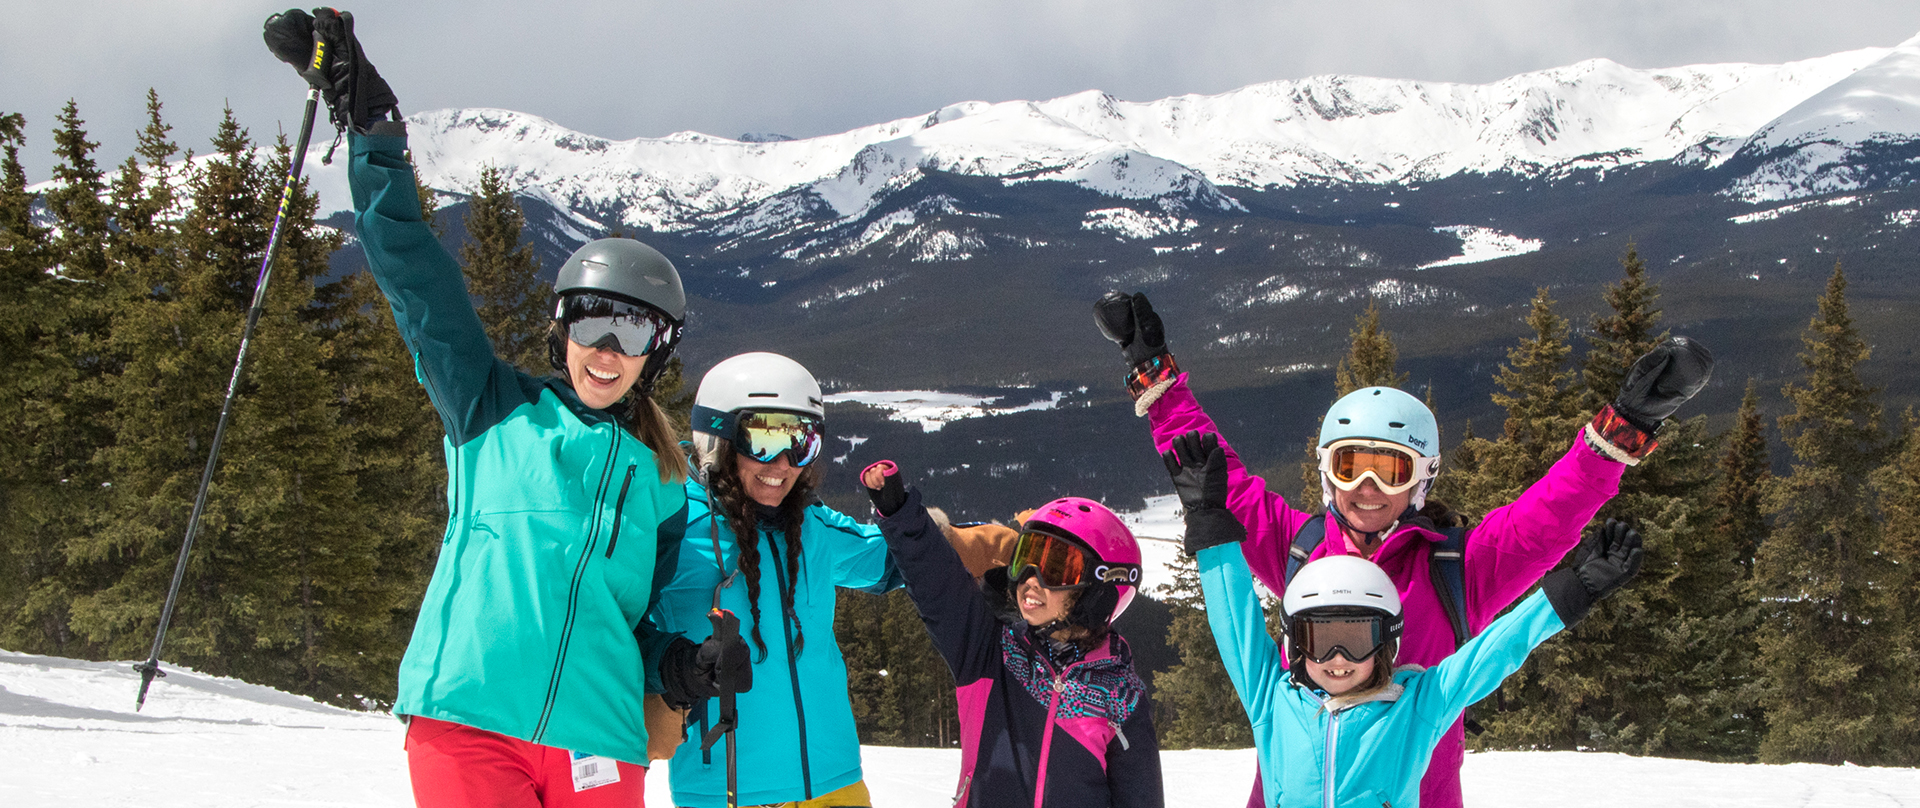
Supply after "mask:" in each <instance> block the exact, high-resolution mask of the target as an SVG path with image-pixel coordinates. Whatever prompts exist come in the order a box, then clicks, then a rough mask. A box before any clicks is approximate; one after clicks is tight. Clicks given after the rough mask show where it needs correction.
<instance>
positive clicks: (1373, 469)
mask: <svg viewBox="0 0 1920 808" xmlns="http://www.w3.org/2000/svg"><path fill="white" fill-rule="evenodd" d="M1094 315H1095V319H1096V321H1097V322H1098V323H1099V325H1100V330H1101V332H1102V333H1104V334H1106V336H1107V338H1108V339H1111V340H1113V341H1114V342H1116V343H1118V344H1119V345H1120V348H1121V350H1122V352H1123V353H1124V354H1125V356H1126V360H1127V364H1128V367H1129V368H1130V369H1131V372H1130V374H1129V376H1128V379H1127V389H1128V391H1129V392H1130V393H1132V395H1133V397H1134V402H1135V412H1136V414H1144V415H1146V416H1147V419H1148V423H1149V424H1150V425H1151V427H1152V430H1153V442H1154V449H1155V451H1158V452H1165V451H1167V450H1168V448H1169V446H1170V444H1171V443H1172V442H1173V439H1174V438H1175V437H1176V436H1178V435H1180V434H1182V433H1185V432H1190V431H1194V430H1199V431H1201V432H1213V433H1219V432H1220V430H1219V429H1218V428H1217V427H1216V426H1215V425H1214V423H1213V420H1212V419H1210V418H1208V417H1207V414H1206V412H1205V411H1203V410H1202V409H1201V408H1200V402H1199V401H1198V400H1197V399H1195V398H1194V395H1193V391H1192V390H1191V389H1189V388H1188V387H1187V381H1186V376H1185V375H1184V374H1181V373H1180V372H1179V371H1178V368H1177V367H1176V366H1175V365H1174V362H1173V355H1172V354H1170V353H1168V351H1167V347H1166V335H1165V329H1164V328H1163V327H1162V325H1161V322H1160V317H1159V315H1157V314H1155V313H1154V311H1153V307H1152V305H1150V304H1149V303H1148V302H1147V298H1146V295H1144V294H1137V293H1136V294H1132V295H1128V294H1123V293H1120V292H1110V293H1108V294H1107V295H1106V296H1105V297H1103V298H1101V299H1100V301H1099V302H1097V303H1095V304H1094ZM1712 366H1713V358H1712V356H1711V355H1710V354H1709V353H1708V352H1707V350H1706V349H1705V348H1704V347H1702V346H1701V345H1700V344H1699V343H1696V342H1693V341H1691V340H1688V339H1687V338H1685V337H1676V338H1673V339H1669V340H1667V341H1666V342H1665V343H1663V344H1661V345H1660V346H1659V347H1657V348H1655V349H1654V350H1653V351H1651V352H1649V353H1648V354H1647V355H1646V356H1643V357H1641V358H1640V359H1639V361H1637V362H1635V363H1634V366H1633V368H1632V370H1630V371H1629V372H1628V374H1627V379H1626V382H1625V383H1624V384H1623V385H1622V386H1621V392H1620V395H1619V397H1617V398H1615V399H1614V401H1613V403H1612V405H1610V406H1608V407H1605V408H1602V409H1601V411H1600V412H1599V413H1598V414H1596V415H1595V416H1594V417H1593V420H1592V421H1591V422H1590V423H1589V424H1588V425H1587V426H1586V427H1585V428H1584V429H1582V430H1581V431H1580V434H1579V435H1570V436H1568V437H1569V438H1570V439H1571V440H1572V445H1571V446H1569V447H1568V449H1567V453H1566V454H1565V455H1563V456H1562V457H1561V458H1560V460H1559V461H1558V462H1556V463H1554V465H1553V467H1552V468H1551V469H1549V470H1548V471H1547V474H1546V476H1545V477H1542V478H1541V479H1540V480H1538V481H1536V482H1535V483H1534V484H1533V485H1532V486H1530V487H1528V488H1527V490H1526V491H1525V492H1523V493H1522V494H1521V495H1520V497H1519V498H1518V499H1516V500H1514V501H1513V502H1511V503H1508V504H1506V505H1503V506H1501V507H1499V508H1495V509H1494V510H1493V511H1492V512H1490V513H1488V514H1487V515H1486V516H1485V517H1484V518H1482V519H1481V520H1480V521H1479V522H1478V523H1477V524H1475V525H1474V526H1473V527H1471V528H1469V529H1465V530H1464V531H1462V530H1461V529H1459V528H1453V529H1451V530H1449V529H1448V528H1449V527H1450V525H1447V524H1438V525H1437V524H1435V521H1434V517H1436V516H1440V517H1441V518H1442V522H1448V521H1451V520H1449V519H1447V518H1446V516H1447V515H1449V514H1447V513H1446V512H1444V511H1441V510H1440V509H1438V508H1432V509H1429V508H1425V505H1426V496H1427V493H1428V491H1430V490H1431V489H1432V487H1433V482H1434V476H1435V474H1437V473H1438V472H1439V469H1440V434H1439V428H1438V425H1437V424H1436V423H1435V421H1434V417H1433V413H1432V412H1430V411H1428V410H1427V408H1426V405H1424V404H1422V403H1421V402H1420V401H1419V399H1416V398H1414V397H1413V396H1410V395H1408V394H1406V393H1404V392H1402V391H1399V390H1395V389H1393V388H1388V387H1369V388H1365V389H1362V390H1356V391H1354V392H1352V393H1350V394H1348V395H1346V396H1345V397H1343V398H1341V399H1340V400H1339V401H1338V402H1336V403H1335V404H1334V405H1333V407H1332V408H1331V409H1329V410H1328V411H1327V415H1326V417H1325V418H1324V419H1323V421H1322V423H1321V428H1320V440H1319V455H1320V481H1321V493H1322V498H1321V504H1322V506H1323V507H1324V510H1325V512H1326V515H1325V516H1315V515H1313V514H1310V513H1307V512H1306V511H1303V510H1300V509H1298V508H1295V507H1293V506H1292V505H1289V504H1288V503H1287V501H1286V499H1285V497H1283V496H1282V495H1280V494H1279V493H1277V492H1275V491H1272V490H1269V489H1268V487H1267V483H1266V481H1265V480H1262V479H1261V478H1259V477H1257V476H1254V475H1253V474H1250V473H1248V472H1247V467H1246V465H1245V464H1244V463H1243V462H1241V460H1240V457H1239V455H1238V454H1237V453H1235V452H1234V451H1233V450H1232V448H1231V447H1229V446H1228V445H1227V443H1226V441H1225V439H1224V437H1223V438H1222V440H1221V443H1220V445H1221V448H1222V449H1224V450H1225V451H1226V458H1227V469H1228V477H1227V479H1228V492H1227V494H1228V496H1227V509H1228V510H1229V511H1230V512H1231V513H1232V514H1233V516H1234V517H1236V518H1237V519H1239V521H1240V522H1242V523H1244V524H1245V525H1246V529H1247V538H1246V542H1245V544H1244V545H1243V550H1244V552H1245V554H1246V559H1247V563H1248V565H1249V566H1250V567H1251V568H1252V569H1253V573H1254V575H1255V576H1256V577H1258V578H1259V579H1260V581H1261V582H1262V583H1264V584H1266V586H1267V588H1269V589H1271V590H1273V592H1274V593H1275V594H1284V593H1285V591H1286V584H1287V579H1288V578H1290V577H1291V575H1290V572H1291V570H1292V569H1298V568H1299V566H1300V565H1301V564H1304V563H1306V562H1307V561H1311V560H1313V559H1316V558H1321V557H1324V556H1329V555H1341V554H1347V555H1358V556H1361V557H1363V558H1367V559H1370V560H1372V561H1373V562H1374V563H1375V564H1378V565H1379V566H1380V567H1381V568H1382V569H1384V570H1386V572H1387V575H1388V576H1389V577H1391V578H1392V579H1393V581H1394V584H1395V585H1396V586H1397V587H1398V588H1399V590H1400V597H1401V600H1402V603H1403V604H1404V614H1405V620H1406V628H1405V633H1404V635H1403V637H1402V639H1401V646H1400V655H1399V657H1398V659H1399V661H1400V662H1402V663H1412V664H1418V665H1426V666H1432V665H1435V664H1438V663H1439V662H1440V660H1442V659H1444V658H1445V657H1446V656H1447V655H1448V654H1451V653H1453V651H1454V649H1455V648H1457V647H1458V646H1459V644H1460V643H1462V642H1464V641H1465V639H1466V636H1465V635H1471V634H1473V633H1477V632H1479V631H1480V630H1481V629H1483V628H1485V627H1486V626H1487V624H1488V623H1491V622H1492V621H1493V618H1494V617H1495V616H1496V615H1498V614H1499V613H1500V611H1501V610H1502V609H1504V608H1506V607H1507V606H1508V605H1509V604H1511V603H1512V602H1513V601H1514V600H1515V599H1516V598H1518V597H1519V596H1520V595H1521V594H1522V593H1524V592H1526V591H1527V590H1528V589H1529V588H1531V587H1532V586H1533V585H1534V584H1535V583H1536V582H1538V581H1539V580H1540V577H1541V576H1542V575H1544V574H1545V573H1546V572H1547V571H1548V570H1550V569H1552V568H1553V566H1554V564H1556V563H1558V562H1559V561H1560V559H1561V557H1562V556H1565V555H1566V553H1567V551H1568V550H1570V549H1572V548H1573V546H1574V545H1576V544H1578V543H1579V540H1580V531H1581V529H1582V528H1584V527H1586V524H1587V522H1588V521H1590V520H1592V519H1593V517H1594V514H1596V513H1597V512H1599V510H1600V507H1601V506H1602V505H1604V504H1606V502H1607V500H1608V499H1610V498H1612V497H1613V495H1614V494H1615V493H1616V492H1618V491H1619V488H1620V475H1621V473H1622V472H1624V471H1625V470H1626V467H1627V466H1630V465H1633V464H1636V463H1638V462H1639V461H1640V459H1641V458H1643V457H1645V456H1646V455H1647V453H1648V452H1651V451H1652V450H1653V448H1654V445H1655V444H1654V440H1653V432H1654V430H1655V429H1657V428H1658V427H1659V425H1660V423H1661V422H1662V421H1664V420H1665V419H1666V418H1667V417H1668V416H1670V415H1672V414H1673V412H1674V411H1675V410H1676V409H1678V408H1679V406H1680V405H1681V404H1682V403H1684V402H1685V401H1686V400H1687V399H1689V398H1691V397H1692V396H1693V395H1694V394H1695V393H1697V392H1699V390H1700V388H1701V387H1703V386H1705V385H1706V382H1707V378H1708V376H1709V375H1710V373H1711V372H1712ZM1436 511H1438V512H1436ZM1463 532H1464V536H1463V535H1462V533H1463ZM1290 559H1291V560H1290ZM1453 559H1460V560H1458V561H1454V560H1453ZM1449 564H1454V565H1457V566H1456V567H1455V569H1456V570H1457V571H1458V573H1457V574H1455V575H1452V576H1449V575H1448V574H1447V571H1446V566H1447V565H1449ZM1450 580H1452V581H1458V586H1459V588H1460V589H1461V590H1463V591H1461V592H1458V593H1456V592H1453V591H1452V590H1453V589H1454V586H1455V585H1454V584H1450V583H1449V581H1450ZM1446 600H1457V601H1458V602H1457V603H1456V608H1453V609H1449V608H1448V606H1447V603H1446V602H1445V601H1446ZM1450 615H1459V617H1460V620H1461V621H1462V622H1463V623H1464V624H1465V625H1462V626H1459V627H1458V628H1456V626H1455V624H1454V621H1453V618H1452V617H1451V616H1450ZM1464 739H1465V732H1464V729H1463V725H1462V723H1461V722H1459V721H1456V722H1454V725H1453V728H1452V729H1450V730H1448V731H1447V734H1446V737H1445V738H1443V739H1442V740H1441V741H1440V744H1439V746H1437V747H1436V748H1435V749H1434V754H1433V759H1432V761H1431V762H1430V763H1429V765H1428V767H1427V774H1426V777H1425V778H1424V779H1423V780H1422V782H1421V786H1420V804H1421V805H1422V806H1426V808H1460V806H1461V797H1460V763H1461V758H1462V756H1463V754H1464ZM1254 788H1255V791H1254V797H1253V799H1252V801H1250V802H1249V805H1261V804H1264V801H1263V800H1262V799H1261V795H1260V792H1259V781H1258V779H1257V778H1256V780H1255V783H1254Z"/></svg>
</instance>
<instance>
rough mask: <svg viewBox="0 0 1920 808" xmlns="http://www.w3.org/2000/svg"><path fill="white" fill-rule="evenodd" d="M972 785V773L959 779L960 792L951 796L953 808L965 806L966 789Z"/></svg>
mask: <svg viewBox="0 0 1920 808" xmlns="http://www.w3.org/2000/svg"><path fill="white" fill-rule="evenodd" d="M972 785H973V772H967V773H966V774H964V775H962V776H961V777H960V792H959V793H958V794H955V795H953V804H954V805H955V806H961V805H965V804H967V788H968V787H969V786H972Z"/></svg>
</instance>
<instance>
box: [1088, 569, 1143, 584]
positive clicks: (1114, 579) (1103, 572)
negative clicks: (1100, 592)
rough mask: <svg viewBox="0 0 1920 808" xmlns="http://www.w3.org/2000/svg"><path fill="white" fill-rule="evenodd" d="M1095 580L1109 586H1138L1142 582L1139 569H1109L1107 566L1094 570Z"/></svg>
mask: <svg viewBox="0 0 1920 808" xmlns="http://www.w3.org/2000/svg"><path fill="white" fill-rule="evenodd" d="M1093 577H1094V580H1096V581H1099V582H1101V583H1108V584H1137V583H1139V582H1140V568H1139V567H1109V566H1107V565H1105V564H1101V565H1100V566H1097V567H1094V568H1093Z"/></svg>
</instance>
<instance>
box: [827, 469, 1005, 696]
mask: <svg viewBox="0 0 1920 808" xmlns="http://www.w3.org/2000/svg"><path fill="white" fill-rule="evenodd" d="M861 482H862V483H865V484H866V485H867V490H868V493H869V494H870V495H871V496H872V497H873V501H874V510H875V511H876V512H877V513H879V515H880V523H879V524H880V532H881V534H882V535H883V536H885V537H886V542H887V546H888V547H889V548H890V549H891V550H892V551H893V558H894V561H895V563H897V564H899V565H900V571H901V573H903V574H904V575H905V577H906V586H907V595H908V596H909V597H911V598H913V605H914V606H915V608H917V609H919V611H920V621H921V622H922V623H925V624H926V626H927V633H928V634H929V635H932V637H933V647H934V648H936V649H938V650H939V651H940V656H941V657H942V658H944V659H946V661H947V667H948V668H949V669H951V670H952V671H953V680H954V683H955V684H958V685H966V684H967V683H969V682H972V681H975V680H977V679H980V678H981V677H983V676H987V675H989V674H990V673H991V672H992V669H993V666H994V665H996V664H997V663H998V661H999V659H1000V621H999V620H998V619H997V618H995V617H994V616H993V613H992V611H991V610H990V609H988V608H987V601H986V598H985V597H984V596H983V595H982V594H981V593H980V588H979V586H977V585H976V584H974V581H973V576H972V575H970V574H968V573H967V567H966V565H965V564H962V563H961V562H960V554H959V553H957V552H955V551H954V549H953V546H952V545H950V544H948V543H947V539H946V536H945V535H943V534H942V533H941V532H940V526H939V525H938V524H935V523H934V521H933V517H932V516H931V515H929V514H928V513H927V509H926V506H924V505H922V504H921V503H920V490H919V489H918V488H914V489H908V488H906V487H905V486H904V485H903V484H902V483H901V481H900V475H899V470H898V468H897V467H895V466H894V464H893V463H892V462H891V461H881V462H880V463H875V464H873V465H872V466H868V467H867V470H866V471H865V472H863V473H862V475H861Z"/></svg>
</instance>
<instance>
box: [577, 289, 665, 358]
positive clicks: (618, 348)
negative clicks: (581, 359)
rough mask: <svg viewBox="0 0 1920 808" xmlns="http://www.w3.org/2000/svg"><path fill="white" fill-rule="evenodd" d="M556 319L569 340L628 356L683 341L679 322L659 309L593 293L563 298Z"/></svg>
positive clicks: (640, 354)
mask: <svg viewBox="0 0 1920 808" xmlns="http://www.w3.org/2000/svg"><path fill="white" fill-rule="evenodd" d="M553 319H555V320H558V321H560V325H561V326H562V327H563V328H565V329H566V331H567V339H570V340H573V341H574V342H577V343H579V344H581V345H584V346H586V347H588V348H606V349H607V350H610V351H613V352H615V353H619V354H624V355H627V356H646V355H648V354H651V353H653V352H654V351H657V350H660V349H661V348H665V347H670V346H672V345H673V344H674V343H677V342H679V341H680V324H679V323H676V322H674V321H673V320H672V319H671V318H669V317H667V315H666V314H665V313H663V312H661V311H660V310H659V309H656V308H653V307H651V306H643V305H640V304H637V303H629V302H627V301H625V300H618V299H615V298H611V297H602V296H600V295H596V294H591V293H585V292H576V293H572V294H568V295H566V296H564V297H562V298H561V299H560V303H559V305H557V306H555V307H554V312H553Z"/></svg>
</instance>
